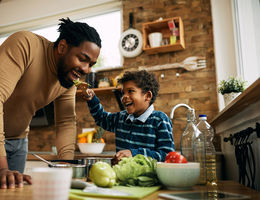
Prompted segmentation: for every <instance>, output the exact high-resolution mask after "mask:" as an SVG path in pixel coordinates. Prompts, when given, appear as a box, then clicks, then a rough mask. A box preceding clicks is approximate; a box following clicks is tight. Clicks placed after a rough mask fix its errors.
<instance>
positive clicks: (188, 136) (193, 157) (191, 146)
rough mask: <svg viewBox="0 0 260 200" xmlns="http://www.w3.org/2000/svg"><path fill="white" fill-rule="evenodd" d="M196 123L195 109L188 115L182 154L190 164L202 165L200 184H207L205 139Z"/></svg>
mask: <svg viewBox="0 0 260 200" xmlns="http://www.w3.org/2000/svg"><path fill="white" fill-rule="evenodd" d="M195 123H196V118H195V111H194V109H189V110H188V114H187V126H186V128H185V130H184V132H183V133H182V136H181V153H182V155H183V156H184V157H185V158H186V159H187V161H188V162H199V163H200V179H199V184H205V183H206V169H205V138H204V135H203V134H202V133H201V132H200V131H199V129H198V128H197V127H196V125H195Z"/></svg>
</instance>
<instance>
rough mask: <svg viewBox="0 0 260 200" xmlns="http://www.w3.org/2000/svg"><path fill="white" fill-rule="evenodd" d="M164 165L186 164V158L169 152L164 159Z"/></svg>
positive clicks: (174, 152)
mask: <svg viewBox="0 0 260 200" xmlns="http://www.w3.org/2000/svg"><path fill="white" fill-rule="evenodd" d="M165 162H166V163H187V160H186V158H185V157H184V156H183V155H181V154H179V153H178V152H176V151H172V152H169V153H168V154H167V156H166V157H165Z"/></svg>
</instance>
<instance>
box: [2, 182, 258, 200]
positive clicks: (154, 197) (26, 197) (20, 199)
mask: <svg viewBox="0 0 260 200" xmlns="http://www.w3.org/2000/svg"><path fill="white" fill-rule="evenodd" d="M209 189H210V188H209V187H208V186H205V185H204V186H200V185H196V186H194V187H193V188H192V190H189V191H187V190H186V191H176V190H164V189H161V190H159V191H157V192H154V193H153V194H151V195H149V196H147V197H145V198H143V200H158V199H159V200H162V199H163V198H159V197H158V194H159V193H178V192H195V191H209ZM218 191H222V192H223V191H224V192H231V193H237V194H243V195H247V196H250V197H251V199H252V200H258V199H260V192H257V191H255V190H252V189H250V188H248V187H245V186H244V185H241V184H239V183H237V182H234V181H219V182H218ZM0 199H4V200H13V199H15V200H32V186H31V185H25V186H24V187H23V188H16V189H0ZM93 199H94V198H93ZM98 199H101V198H98ZM103 199H109V200H112V199H111V198H103Z"/></svg>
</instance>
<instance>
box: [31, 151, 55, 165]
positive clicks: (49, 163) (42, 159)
mask: <svg viewBox="0 0 260 200" xmlns="http://www.w3.org/2000/svg"><path fill="white" fill-rule="evenodd" d="M32 155H34V156H35V157H37V158H39V159H40V160H41V161H43V162H45V163H47V164H48V165H50V166H52V167H53V166H54V165H53V163H51V162H49V161H48V160H45V159H44V158H42V157H41V156H39V155H37V154H34V153H33V154H32Z"/></svg>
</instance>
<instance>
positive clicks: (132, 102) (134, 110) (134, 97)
mask: <svg viewBox="0 0 260 200" xmlns="http://www.w3.org/2000/svg"><path fill="white" fill-rule="evenodd" d="M122 93H123V97H122V99H121V101H122V103H123V105H124V106H125V108H126V110H127V112H128V114H133V115H134V116H135V117H138V116H140V115H141V114H143V113H144V112H145V111H146V109H147V108H148V107H149V106H150V101H151V98H152V92H151V91H148V92H147V93H143V92H142V89H141V88H139V87H137V85H136V84H135V83H134V82H133V81H127V82H125V83H124V84H123V88H122Z"/></svg>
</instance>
